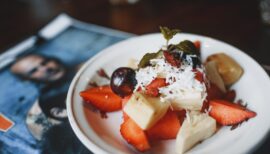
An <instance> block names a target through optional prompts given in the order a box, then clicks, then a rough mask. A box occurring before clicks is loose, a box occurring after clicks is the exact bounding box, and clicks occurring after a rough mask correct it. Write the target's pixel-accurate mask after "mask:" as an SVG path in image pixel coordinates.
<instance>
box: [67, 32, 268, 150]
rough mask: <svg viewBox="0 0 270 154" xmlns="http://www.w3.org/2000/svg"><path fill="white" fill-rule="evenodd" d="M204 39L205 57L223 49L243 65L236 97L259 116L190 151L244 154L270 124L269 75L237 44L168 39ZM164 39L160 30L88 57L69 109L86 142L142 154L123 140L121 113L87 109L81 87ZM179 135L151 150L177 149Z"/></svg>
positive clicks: (76, 80) (183, 36)
mask: <svg viewBox="0 0 270 154" xmlns="http://www.w3.org/2000/svg"><path fill="white" fill-rule="evenodd" d="M186 39H188V40H191V41H195V40H199V41H201V43H202V44H201V52H202V57H203V59H205V58H206V57H207V56H208V55H211V54H213V53H217V52H225V53H226V54H228V55H230V56H231V57H233V58H234V59H235V60H236V61H237V62H238V63H239V64H240V65H241V66H242V67H243V68H244V71H245V72H244V75H243V76H242V78H241V79H240V80H239V81H238V82H237V83H236V84H234V85H233V89H235V90H236V92H237V97H238V98H241V99H243V100H244V101H245V102H247V103H248V107H249V108H250V109H252V110H253V111H255V112H257V116H256V117H255V118H253V119H251V120H249V121H248V122H245V123H243V124H242V125H241V126H240V127H239V128H237V129H235V130H233V131H231V130H230V128H229V127H223V128H222V129H221V130H219V131H218V132H217V133H216V134H215V135H214V136H212V137H211V138H209V139H207V140H205V141H204V142H202V143H201V144H198V145H197V146H195V147H194V148H192V150H190V151H189V152H188V153H192V154H195V153H198V154H203V153H206V154H210V153H219V154H221V153H222V154H228V153H230V154H240V153H249V152H251V151H253V150H254V149H255V148H256V147H257V146H258V144H259V143H260V141H262V140H263V139H264V138H266V135H267V132H268V131H269V128H270V112H269V108H270V104H269V100H270V95H269V92H270V80H269V77H268V75H267V74H266V73H265V71H264V70H263V69H262V68H261V67H260V65H259V64H258V63H257V62H255V61H254V60H253V59H252V58H250V57H249V56H248V55H246V54H245V53H243V52H242V51H240V50H239V49H237V48H235V47H233V46H231V45H228V44H226V43H224V42H221V41H218V40H215V39H212V38H209V37H204V36H199V35H192V34H178V35H177V36H175V37H174V38H173V39H172V40H171V41H170V42H171V43H178V42H179V41H181V40H186ZM164 44H165V40H164V39H163V37H162V36H161V35H160V34H148V35H143V36H139V37H134V38H131V39H128V40H125V41H122V42H120V43H117V44H115V45H113V46H110V47H108V48H107V49H105V50H103V51H101V52H100V53H99V54H97V55H96V56H94V57H93V58H91V59H90V60H88V61H87V63H86V64H85V65H84V66H83V67H82V68H81V69H80V71H79V72H78V73H77V75H76V76H75V78H74V79H73V81H72V83H71V86H70V88H69V91H68V96H67V111H68V117H69V121H70V123H71V126H72V128H73V130H74V132H75V133H76V135H77V136H78V138H79V139H80V140H81V141H82V143H83V144H84V145H85V146H86V147H87V148H89V150H91V151H93V152H94V153H96V154H101V153H113V154H121V153H128V154H130V153H138V152H137V151H135V150H134V149H133V148H131V146H129V145H128V144H127V143H126V141H125V140H123V139H122V137H121V135H120V132H119V128H120V124H121V122H122V113H121V112H120V111H119V112H114V113H109V114H108V118H107V119H102V118H101V117H100V115H99V114H98V113H95V112H92V111H90V110H87V109H85V107H84V105H83V101H82V99H81V98H80V96H79V92H80V91H82V90H84V89H85V88H86V86H87V84H88V83H89V81H90V80H91V79H92V78H93V76H94V74H95V73H96V70H98V69H99V68H104V69H105V71H106V72H107V73H108V74H112V72H113V71H114V70H115V69H116V68H118V67H120V66H126V65H127V63H128V59H130V58H135V59H140V58H141V57H142V56H143V55H144V54H145V53H146V52H156V51H157V50H159V49H160V47H161V46H162V45H164ZM174 144H175V140H168V141H162V142H160V143H155V145H153V146H152V149H151V151H149V153H155V154H158V153H166V154H173V153H175V151H174V150H175V147H174V146H175V145H174Z"/></svg>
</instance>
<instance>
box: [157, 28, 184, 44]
mask: <svg viewBox="0 0 270 154" xmlns="http://www.w3.org/2000/svg"><path fill="white" fill-rule="evenodd" d="M159 29H160V31H161V33H162V35H163V37H164V38H165V39H166V46H168V44H169V40H170V39H172V38H173V36H174V35H176V34H177V33H179V32H180V30H179V29H169V28H168V27H162V26H160V27H159Z"/></svg>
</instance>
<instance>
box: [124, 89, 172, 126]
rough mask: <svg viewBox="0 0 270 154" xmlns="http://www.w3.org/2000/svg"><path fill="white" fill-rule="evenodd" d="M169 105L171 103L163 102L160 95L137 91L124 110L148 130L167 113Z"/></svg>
mask: <svg viewBox="0 0 270 154" xmlns="http://www.w3.org/2000/svg"><path fill="white" fill-rule="evenodd" d="M169 106H170V104H169V103H166V102H161V101H160V99H159V97H150V96H146V95H144V94H141V93H138V92H136V93H134V94H133V95H132V97H131V98H130V99H129V101H128V102H127V104H126V105H125V107H124V109H123V110H124V112H125V113H126V114H127V115H128V116H129V117H130V118H131V119H133V120H134V121H135V122H136V124H138V126H139V127H141V128H142V129H143V130H147V129H148V128H150V127H151V126H153V125H154V124H155V123H156V122H157V121H158V120H159V119H161V118H162V117H163V116H164V115H165V114H166V112H167V110H168V108H169Z"/></svg>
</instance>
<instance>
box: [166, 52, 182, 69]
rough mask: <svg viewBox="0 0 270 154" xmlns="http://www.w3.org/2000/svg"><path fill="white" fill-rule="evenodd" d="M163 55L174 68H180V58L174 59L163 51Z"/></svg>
mask: <svg viewBox="0 0 270 154" xmlns="http://www.w3.org/2000/svg"><path fill="white" fill-rule="evenodd" d="M163 55H164V57H165V59H166V61H167V62H168V63H169V64H171V65H172V66H175V67H180V65H181V61H180V58H175V57H174V56H173V54H171V53H169V52H168V51H163Z"/></svg>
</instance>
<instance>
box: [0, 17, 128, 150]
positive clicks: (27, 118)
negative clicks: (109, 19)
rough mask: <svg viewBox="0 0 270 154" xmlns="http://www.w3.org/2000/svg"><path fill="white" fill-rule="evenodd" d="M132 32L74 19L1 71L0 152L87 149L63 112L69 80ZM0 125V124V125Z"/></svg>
mask: <svg viewBox="0 0 270 154" xmlns="http://www.w3.org/2000/svg"><path fill="white" fill-rule="evenodd" d="M131 36H133V35H131V34H128V33H122V32H119V31H115V30H110V29H107V28H104V27H99V26H96V25H91V24H85V23H81V22H79V21H74V22H73V23H71V24H70V25H69V26H66V27H64V28H63V29H61V32H59V33H58V34H57V35H55V36H53V37H51V38H49V39H48V38H46V37H44V38H43V37H42V35H40V36H39V38H38V39H36V41H35V43H33V45H32V46H30V47H28V48H27V49H23V51H20V52H19V53H20V54H18V55H16V57H13V59H14V60H13V61H11V62H10V63H9V64H8V65H6V66H5V67H4V68H2V69H1V71H0V81H1V90H0V114H1V115H4V117H6V118H7V119H8V120H10V121H12V122H13V125H12V126H10V127H11V128H9V129H8V130H6V131H1V129H0V153H1V154H10V153H22V154H39V153H46V154H48V153H54V154H58V153H69V154H72V153H81V154H82V153H91V152H90V151H89V150H88V149H86V148H85V147H84V146H83V145H82V143H81V142H80V141H79V140H78V139H77V137H76V136H75V134H74V133H73V131H72V129H71V127H70V125H69V122H68V119H67V114H66V109H65V98H66V93H67V91H68V87H69V84H70V82H71V80H72V78H73V77H74V75H75V73H76V71H77V70H78V69H79V68H80V66H81V65H82V64H83V63H84V62H85V61H86V60H88V59H89V58H91V57H92V56H93V55H95V54H97V53H98V52H100V51H101V50H102V49H104V48H106V47H108V46H110V45H112V44H114V43H117V42H119V41H121V40H124V39H127V38H129V37H131ZM0 127H1V125H0Z"/></svg>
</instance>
